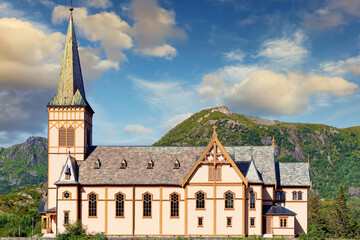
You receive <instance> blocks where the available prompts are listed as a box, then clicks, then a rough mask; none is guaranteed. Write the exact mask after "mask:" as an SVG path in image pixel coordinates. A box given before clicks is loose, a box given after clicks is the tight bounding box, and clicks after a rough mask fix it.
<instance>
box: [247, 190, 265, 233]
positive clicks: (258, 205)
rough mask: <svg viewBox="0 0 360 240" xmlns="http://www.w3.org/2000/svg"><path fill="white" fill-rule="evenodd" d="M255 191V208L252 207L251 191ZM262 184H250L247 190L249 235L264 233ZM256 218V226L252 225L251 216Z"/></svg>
mask: <svg viewBox="0 0 360 240" xmlns="http://www.w3.org/2000/svg"><path fill="white" fill-rule="evenodd" d="M251 191H254V192H255V193H256V194H255V197H256V199H255V209H250V192H251ZM262 192H263V186H262V185H249V188H248V189H247V191H246V193H247V194H246V198H247V211H248V214H247V216H248V217H247V233H248V235H257V236H259V235H262ZM252 217H253V218H255V227H250V218H252Z"/></svg>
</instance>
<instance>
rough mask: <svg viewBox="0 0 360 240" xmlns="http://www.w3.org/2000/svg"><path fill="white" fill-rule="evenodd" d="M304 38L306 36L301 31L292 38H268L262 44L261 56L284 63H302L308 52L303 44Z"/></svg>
mask: <svg viewBox="0 0 360 240" xmlns="http://www.w3.org/2000/svg"><path fill="white" fill-rule="evenodd" d="M304 40H305V36H304V35H303V34H302V33H301V32H299V31H298V32H296V33H295V34H294V36H293V37H292V38H281V39H275V40H268V41H266V42H264V43H263V44H262V46H261V50H260V52H259V56H262V57H266V58H268V59H270V60H272V61H275V62H279V63H282V64H284V65H294V64H297V63H300V62H301V61H302V60H303V59H304V57H305V56H306V55H307V53H308V51H307V50H306V49H305V48H304V47H303V46H302V45H303V42H304Z"/></svg>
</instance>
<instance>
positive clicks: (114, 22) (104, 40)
mask: <svg viewBox="0 0 360 240" xmlns="http://www.w3.org/2000/svg"><path fill="white" fill-rule="evenodd" d="M73 15H74V22H75V27H76V28H77V29H78V32H80V34H83V35H84V36H85V37H86V38H87V39H88V40H90V41H93V42H100V45H101V46H102V47H103V49H104V51H105V53H106V56H107V58H108V60H110V61H112V62H113V63H114V62H116V63H118V62H120V63H121V62H123V61H126V60H127V58H126V56H125V54H124V53H123V50H125V49H129V48H131V47H132V46H133V42H132V38H131V36H129V31H130V26H129V24H128V23H127V22H125V21H123V20H122V19H121V18H120V17H119V16H118V15H116V14H115V13H114V12H101V13H98V14H94V15H89V14H88V12H87V10H86V8H76V9H75V10H74V13H73ZM68 18H69V15H68V10H67V7H66V6H56V7H55V8H54V11H53V15H52V22H53V23H54V24H58V23H61V22H62V21H63V20H67V19H68ZM112 65H113V64H112Z"/></svg>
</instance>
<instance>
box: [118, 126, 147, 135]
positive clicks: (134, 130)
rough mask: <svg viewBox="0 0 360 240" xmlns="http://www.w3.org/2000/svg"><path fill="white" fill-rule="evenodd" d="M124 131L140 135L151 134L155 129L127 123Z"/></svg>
mask: <svg viewBox="0 0 360 240" xmlns="http://www.w3.org/2000/svg"><path fill="white" fill-rule="evenodd" d="M123 133H126V134H138V135H151V134H153V133H154V130H152V129H151V128H146V127H144V126H141V125H137V124H135V125H131V124H130V125H126V126H125V127H124V129H123Z"/></svg>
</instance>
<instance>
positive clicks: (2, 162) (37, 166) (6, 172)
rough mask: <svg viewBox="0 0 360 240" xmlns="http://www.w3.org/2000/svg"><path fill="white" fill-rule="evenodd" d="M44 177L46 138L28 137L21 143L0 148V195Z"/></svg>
mask: <svg viewBox="0 0 360 240" xmlns="http://www.w3.org/2000/svg"><path fill="white" fill-rule="evenodd" d="M46 179H47V140H46V138H42V137H30V138H28V139H27V140H26V141H25V142H24V143H22V144H17V145H14V146H11V147H9V148H6V149H4V148H1V149H0V195H1V194H5V193H8V192H10V191H11V190H12V189H16V188H18V187H20V186H25V185H32V184H37V183H41V182H44V181H46Z"/></svg>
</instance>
